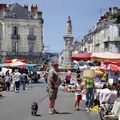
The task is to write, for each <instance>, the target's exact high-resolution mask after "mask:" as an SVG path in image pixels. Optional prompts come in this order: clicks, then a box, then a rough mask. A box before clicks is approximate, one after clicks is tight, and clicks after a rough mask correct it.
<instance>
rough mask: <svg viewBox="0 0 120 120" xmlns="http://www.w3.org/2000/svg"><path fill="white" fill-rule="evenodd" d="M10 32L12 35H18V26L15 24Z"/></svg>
mask: <svg viewBox="0 0 120 120" xmlns="http://www.w3.org/2000/svg"><path fill="white" fill-rule="evenodd" d="M12 34H13V35H18V27H16V26H15V27H13V28H12Z"/></svg>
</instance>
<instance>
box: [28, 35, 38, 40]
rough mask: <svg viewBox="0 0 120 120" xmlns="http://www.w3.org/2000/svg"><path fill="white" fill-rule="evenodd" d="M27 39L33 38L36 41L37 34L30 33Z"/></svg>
mask: <svg viewBox="0 0 120 120" xmlns="http://www.w3.org/2000/svg"><path fill="white" fill-rule="evenodd" d="M27 39H28V40H30V41H31V40H32V41H34V40H36V36H35V35H28V36H27Z"/></svg>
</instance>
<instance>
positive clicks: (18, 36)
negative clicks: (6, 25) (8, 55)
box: [11, 34, 20, 40]
mask: <svg viewBox="0 0 120 120" xmlns="http://www.w3.org/2000/svg"><path fill="white" fill-rule="evenodd" d="M11 39H14V40H19V39H20V35H15V34H12V35H11Z"/></svg>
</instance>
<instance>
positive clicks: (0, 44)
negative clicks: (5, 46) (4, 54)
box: [0, 43, 2, 51]
mask: <svg viewBox="0 0 120 120" xmlns="http://www.w3.org/2000/svg"><path fill="white" fill-rule="evenodd" d="M1 46H2V43H0V51H1V50H2V48H1Z"/></svg>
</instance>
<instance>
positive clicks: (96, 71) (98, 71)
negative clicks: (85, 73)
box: [95, 70, 104, 75]
mask: <svg viewBox="0 0 120 120" xmlns="http://www.w3.org/2000/svg"><path fill="white" fill-rule="evenodd" d="M95 74H100V75H102V74H104V72H102V71H100V70H95Z"/></svg>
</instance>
